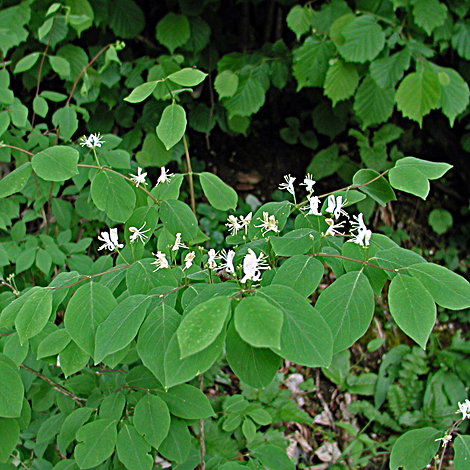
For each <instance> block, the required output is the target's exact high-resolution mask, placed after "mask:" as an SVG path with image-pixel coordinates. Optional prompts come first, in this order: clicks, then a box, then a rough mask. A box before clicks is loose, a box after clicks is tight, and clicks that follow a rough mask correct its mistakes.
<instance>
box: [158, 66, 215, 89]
mask: <svg viewBox="0 0 470 470" xmlns="http://www.w3.org/2000/svg"><path fill="white" fill-rule="evenodd" d="M206 77H207V73H204V72H201V71H200V70H197V69H193V68H190V67H187V68H184V69H181V70H178V71H177V72H173V73H172V74H170V75H168V77H167V79H168V80H171V81H172V82H174V83H176V84H177V85H181V86H196V85H199V84H200V83H201V82H203V81H204V79H205V78H206Z"/></svg>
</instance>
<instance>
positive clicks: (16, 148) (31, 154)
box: [0, 142, 34, 157]
mask: <svg viewBox="0 0 470 470" xmlns="http://www.w3.org/2000/svg"><path fill="white" fill-rule="evenodd" d="M2 147H8V148H10V149H13V150H19V151H20V152H23V153H25V154H26V155H29V156H31V157H34V153H31V152H28V151H27V150H25V149H22V148H20V147H15V146H14V145H9V144H4V143H3V142H2V143H1V144H0V148H2Z"/></svg>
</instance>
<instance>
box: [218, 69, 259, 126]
mask: <svg viewBox="0 0 470 470" xmlns="http://www.w3.org/2000/svg"><path fill="white" fill-rule="evenodd" d="M265 99H266V91H265V89H264V88H263V85H262V84H261V82H260V81H259V80H257V79H256V78H255V74H253V75H250V76H248V77H243V78H241V79H240V81H239V83H238V88H237V91H236V92H235V94H234V95H233V96H231V97H229V98H227V99H225V100H224V101H223V104H224V106H225V108H226V109H227V114H228V118H229V119H232V118H233V117H234V116H251V115H252V114H255V113H257V112H258V111H259V110H260V108H261V107H262V106H263V104H264V102H265Z"/></svg>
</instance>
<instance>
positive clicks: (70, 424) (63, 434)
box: [57, 407, 94, 455]
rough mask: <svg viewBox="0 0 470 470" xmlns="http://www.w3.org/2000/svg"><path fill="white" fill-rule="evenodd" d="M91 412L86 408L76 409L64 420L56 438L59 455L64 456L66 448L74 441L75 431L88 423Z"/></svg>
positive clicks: (91, 410)
mask: <svg viewBox="0 0 470 470" xmlns="http://www.w3.org/2000/svg"><path fill="white" fill-rule="evenodd" d="M93 411H94V410H93V409H92V408H87V407H83V408H77V409H76V410H74V411H72V412H71V413H70V414H69V415H68V416H67V417H66V418H65V421H64V422H63V423H62V427H61V428H60V432H59V435H58V436H57V447H58V448H59V451H60V453H61V454H64V455H65V453H66V452H67V447H68V446H69V445H70V444H71V443H72V441H74V440H75V435H76V434H77V431H78V430H79V429H80V428H81V427H82V426H83V425H84V424H85V423H86V422H87V421H88V419H89V418H90V416H91V414H92V413H93Z"/></svg>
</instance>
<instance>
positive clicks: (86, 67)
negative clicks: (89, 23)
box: [65, 44, 112, 106]
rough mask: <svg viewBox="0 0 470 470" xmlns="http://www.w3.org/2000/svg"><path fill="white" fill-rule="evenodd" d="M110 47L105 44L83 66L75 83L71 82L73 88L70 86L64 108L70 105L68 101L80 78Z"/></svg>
mask: <svg viewBox="0 0 470 470" xmlns="http://www.w3.org/2000/svg"><path fill="white" fill-rule="evenodd" d="M110 46H112V44H107V45H106V46H104V47H103V48H101V49H100V50H99V51H98V52H97V53H96V54H95V56H94V57H93V58H92V59H91V60H90V62H88V64H86V65H85V67H83V69H82V71H81V72H80V73H79V74H78V77H77V78H76V79H75V81H74V82H73V86H72V89H71V90H70V94H69V97H68V98H67V101H66V102H65V106H68V105H69V103H70V100H71V99H72V96H73V94H74V92H75V88H77V85H78V82H79V81H80V79H81V78H82V75H83V74H84V73H85V72H86V70H87V69H88V68H89V67H91V65H93V62H94V61H95V60H96V59H97V58H98V57H99V56H100V55H101V54H102V53H103V52H104V51H105V50H106V49H107V48H108V47H110Z"/></svg>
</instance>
